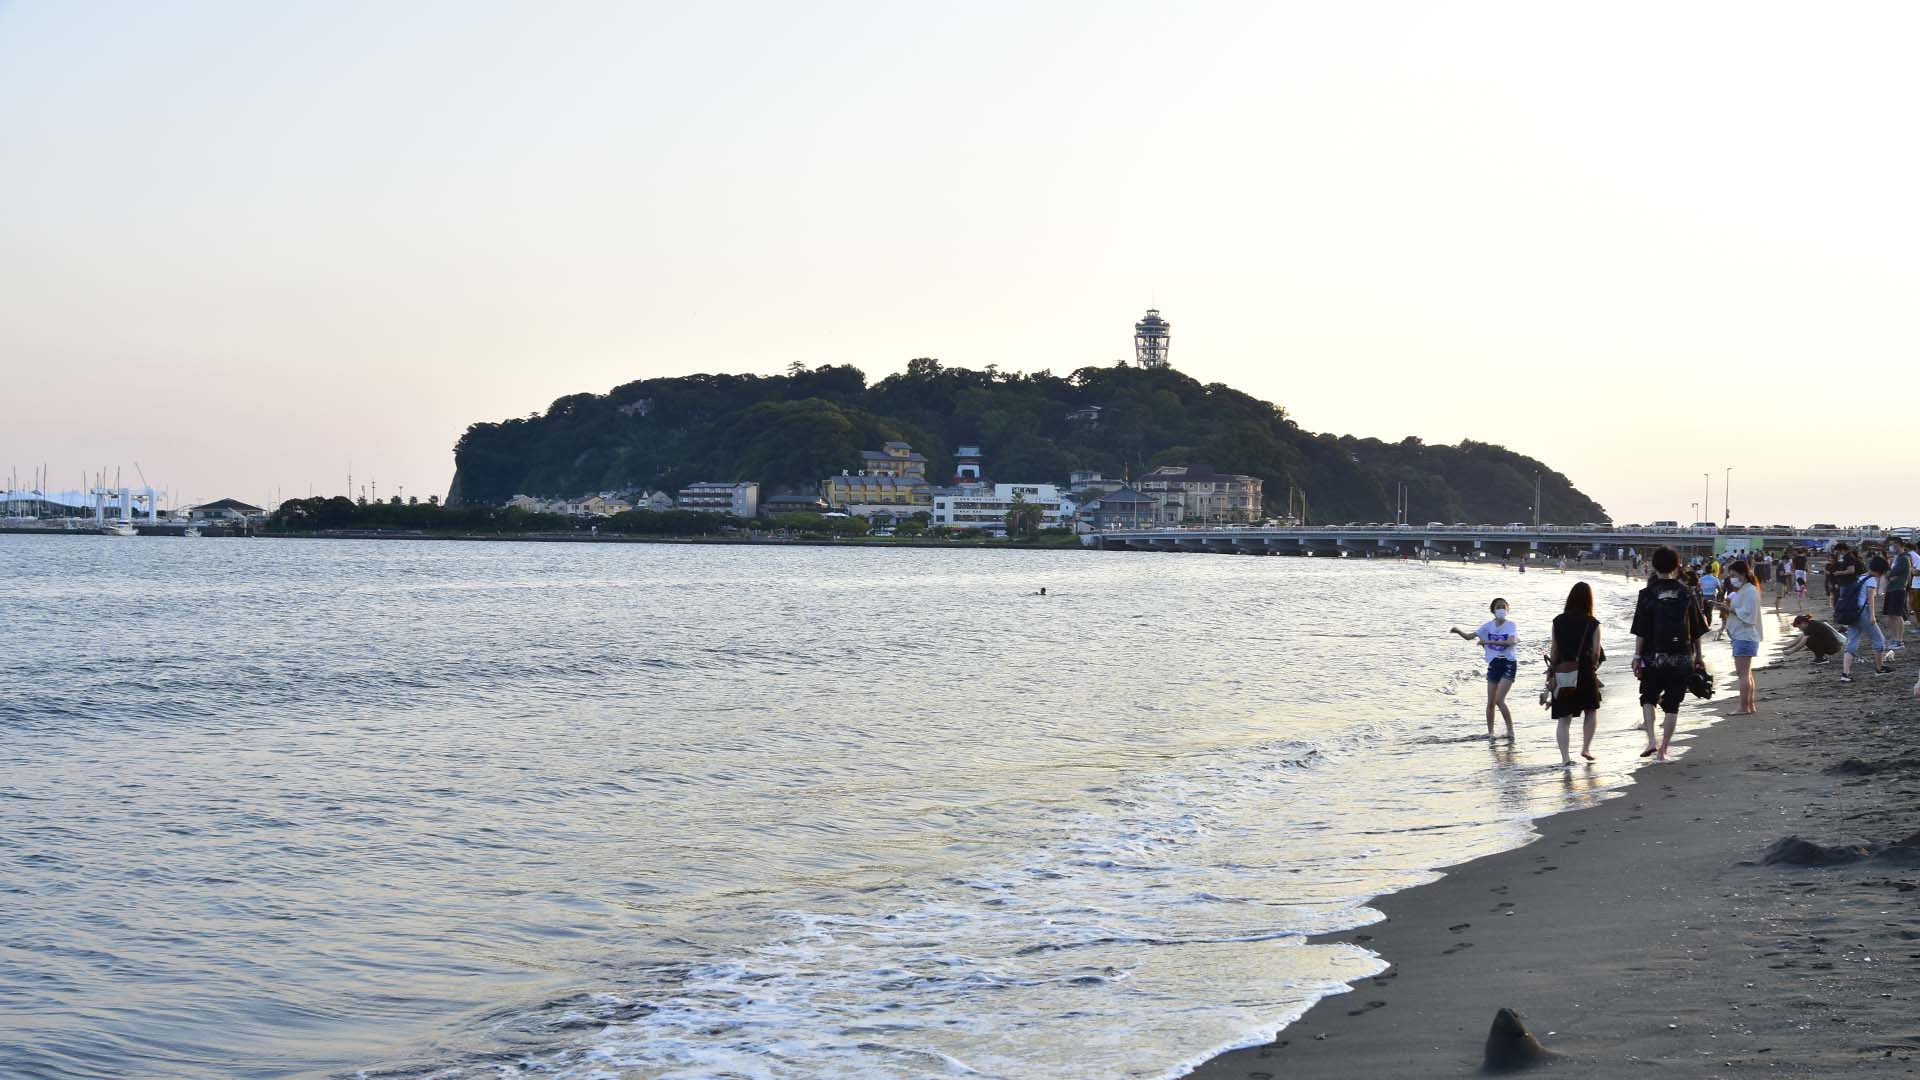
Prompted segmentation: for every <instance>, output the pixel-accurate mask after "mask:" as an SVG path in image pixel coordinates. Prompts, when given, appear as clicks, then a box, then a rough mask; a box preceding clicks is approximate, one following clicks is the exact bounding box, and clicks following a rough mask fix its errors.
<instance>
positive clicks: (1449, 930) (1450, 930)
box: [1447, 922, 1473, 934]
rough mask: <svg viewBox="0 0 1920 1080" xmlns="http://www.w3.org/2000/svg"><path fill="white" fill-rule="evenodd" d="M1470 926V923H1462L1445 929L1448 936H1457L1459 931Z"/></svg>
mask: <svg viewBox="0 0 1920 1080" xmlns="http://www.w3.org/2000/svg"><path fill="white" fill-rule="evenodd" d="M1472 925H1473V924H1472V923H1470V922H1463V923H1455V924H1454V925H1452V926H1449V927H1447V933H1449V934H1457V933H1459V932H1460V931H1462V930H1465V929H1466V928H1468V927H1470V926H1472Z"/></svg>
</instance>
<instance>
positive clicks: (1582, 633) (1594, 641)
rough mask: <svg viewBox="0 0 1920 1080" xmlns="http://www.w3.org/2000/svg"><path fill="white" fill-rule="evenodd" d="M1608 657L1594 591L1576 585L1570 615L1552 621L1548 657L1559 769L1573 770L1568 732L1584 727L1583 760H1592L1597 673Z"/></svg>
mask: <svg viewBox="0 0 1920 1080" xmlns="http://www.w3.org/2000/svg"><path fill="white" fill-rule="evenodd" d="M1606 659H1607V653H1606V650H1605V648H1603V647H1602V646H1601V644H1600V620H1598V619H1596V618H1594V617H1593V587H1592V586H1590V585H1588V584H1587V583H1586V582H1584V581H1579V582H1575V583H1574V586H1573V588H1571V589H1569V590H1567V607H1566V610H1565V611H1563V612H1561V613H1560V614H1558V615H1555V616H1554V617H1553V651H1552V652H1551V653H1549V654H1548V656H1547V692H1548V693H1550V694H1552V695H1553V719H1554V721H1555V727H1554V739H1555V741H1557V742H1558V743H1559V745H1560V767H1561V768H1563V769H1571V768H1573V757H1572V755H1571V754H1569V753H1568V752H1567V750H1568V743H1569V739H1568V731H1567V729H1568V727H1569V726H1570V725H1571V724H1572V723H1573V718H1574V716H1575V715H1579V716H1580V717H1581V718H1582V719H1581V723H1582V727H1581V736H1580V756H1581V757H1583V758H1585V759H1587V760H1588V761H1592V760H1593V733H1594V729H1595V728H1596V727H1598V726H1599V712H1598V710H1599V708H1600V680H1599V678H1598V673H1597V669H1598V668H1599V667H1600V665H1601V664H1602V663H1605V662H1606Z"/></svg>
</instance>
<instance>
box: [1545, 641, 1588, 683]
mask: <svg viewBox="0 0 1920 1080" xmlns="http://www.w3.org/2000/svg"><path fill="white" fill-rule="evenodd" d="M1592 643H1593V624H1588V626H1587V633H1586V636H1584V637H1582V638H1581V639H1580V651H1579V653H1578V654H1576V655H1575V656H1574V658H1573V659H1571V660H1562V661H1560V662H1559V663H1557V664H1555V665H1553V667H1552V669H1551V671H1550V672H1549V676H1548V677H1549V679H1550V680H1551V682H1552V683H1553V692H1554V693H1555V694H1556V695H1557V694H1561V693H1564V692H1565V691H1568V690H1577V689H1579V687H1580V662H1581V661H1582V660H1584V659H1586V656H1587V646H1588V645H1590V644H1592Z"/></svg>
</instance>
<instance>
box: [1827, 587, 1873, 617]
mask: <svg viewBox="0 0 1920 1080" xmlns="http://www.w3.org/2000/svg"><path fill="white" fill-rule="evenodd" d="M1866 591H1867V590H1866V580H1865V578H1864V577H1856V578H1854V579H1853V580H1852V581H1849V582H1847V583H1846V584H1845V585H1842V586H1840V591H1838V592H1836V593H1834V594H1833V621H1834V622H1837V623H1839V624H1840V625H1841V626H1853V625H1854V624H1856V623H1858V622H1859V621H1860V616H1861V614H1862V613H1863V612H1864V611H1865V609H1866V606H1867V605H1866Z"/></svg>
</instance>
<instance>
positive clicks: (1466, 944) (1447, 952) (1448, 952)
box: [1440, 941, 1473, 956]
mask: <svg viewBox="0 0 1920 1080" xmlns="http://www.w3.org/2000/svg"><path fill="white" fill-rule="evenodd" d="M1471 948H1473V942H1471V941H1456V942H1454V943H1453V948H1451V949H1441V950H1440V955H1441V956H1452V955H1453V954H1454V953H1457V952H1459V951H1460V950H1461V949H1471Z"/></svg>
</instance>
